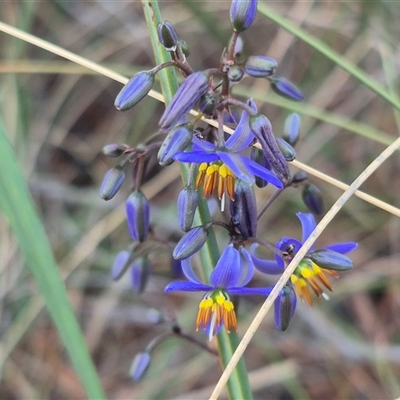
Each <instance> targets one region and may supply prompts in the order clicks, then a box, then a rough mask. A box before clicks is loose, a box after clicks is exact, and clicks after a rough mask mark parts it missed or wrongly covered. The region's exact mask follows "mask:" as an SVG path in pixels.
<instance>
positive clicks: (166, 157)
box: [157, 124, 193, 167]
mask: <svg viewBox="0 0 400 400" xmlns="http://www.w3.org/2000/svg"><path fill="white" fill-rule="evenodd" d="M192 138H193V126H192V125H190V124H183V125H178V126H177V127H175V128H174V129H172V131H170V132H169V133H168V135H167V136H166V138H165V139H164V141H163V143H162V145H161V147H160V149H159V150H158V154H157V159H158V162H159V163H160V165H162V166H163V167H165V166H167V165H170V164H172V163H173V161H174V159H173V157H174V155H175V153H177V152H178V151H184V150H185V149H186V148H187V147H188V146H189V145H190V144H191V143H192Z"/></svg>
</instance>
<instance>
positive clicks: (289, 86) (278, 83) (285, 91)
mask: <svg viewBox="0 0 400 400" xmlns="http://www.w3.org/2000/svg"><path fill="white" fill-rule="evenodd" d="M268 79H269V81H270V82H271V88H272V90H273V91H274V92H275V93H276V94H279V95H280V96H283V97H286V98H287V99H290V100H295V101H301V100H303V98H304V96H303V93H301V91H300V89H298V88H297V87H296V86H295V85H294V84H293V83H292V82H290V81H289V80H288V79H286V78H284V77H283V76H276V77H273V78H268Z"/></svg>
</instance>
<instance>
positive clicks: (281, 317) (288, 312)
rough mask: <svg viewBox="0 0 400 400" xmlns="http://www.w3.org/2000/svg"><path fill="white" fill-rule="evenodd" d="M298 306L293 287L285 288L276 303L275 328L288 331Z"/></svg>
mask: <svg viewBox="0 0 400 400" xmlns="http://www.w3.org/2000/svg"><path fill="white" fill-rule="evenodd" d="M296 304H297V298H296V293H295V292H294V290H293V288H292V286H290V285H286V286H284V287H283V289H282V290H281V292H280V294H279V295H278V297H277V298H276V300H275V302H274V311H275V326H276V328H277V329H279V330H280V331H282V332H284V331H286V329H287V328H288V327H289V323H290V320H291V319H292V317H293V314H294V311H295V309H296Z"/></svg>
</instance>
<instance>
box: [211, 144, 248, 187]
mask: <svg viewBox="0 0 400 400" xmlns="http://www.w3.org/2000/svg"><path fill="white" fill-rule="evenodd" d="M217 154H218V156H219V158H220V159H221V161H222V162H223V163H224V164H226V165H227V166H228V167H229V169H230V170H231V171H232V172H233V173H234V174H235V176H236V177H237V178H239V179H241V180H242V181H244V182H246V183H248V184H249V185H252V184H253V183H254V181H255V178H254V175H253V174H252V173H251V171H250V170H249V169H248V167H247V165H246V163H244V162H243V159H245V160H247V159H246V157H242V156H240V155H239V154H233V153H226V152H224V151H217Z"/></svg>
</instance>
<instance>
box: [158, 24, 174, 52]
mask: <svg viewBox="0 0 400 400" xmlns="http://www.w3.org/2000/svg"><path fill="white" fill-rule="evenodd" d="M157 34H158V40H159V42H160V43H161V44H162V45H163V46H164V47H165V50H167V51H175V50H176V45H177V43H178V34H177V33H176V31H175V28H174V27H173V26H172V24H171V23H169V22H168V21H162V22H160V23H159V24H158V27H157Z"/></svg>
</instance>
